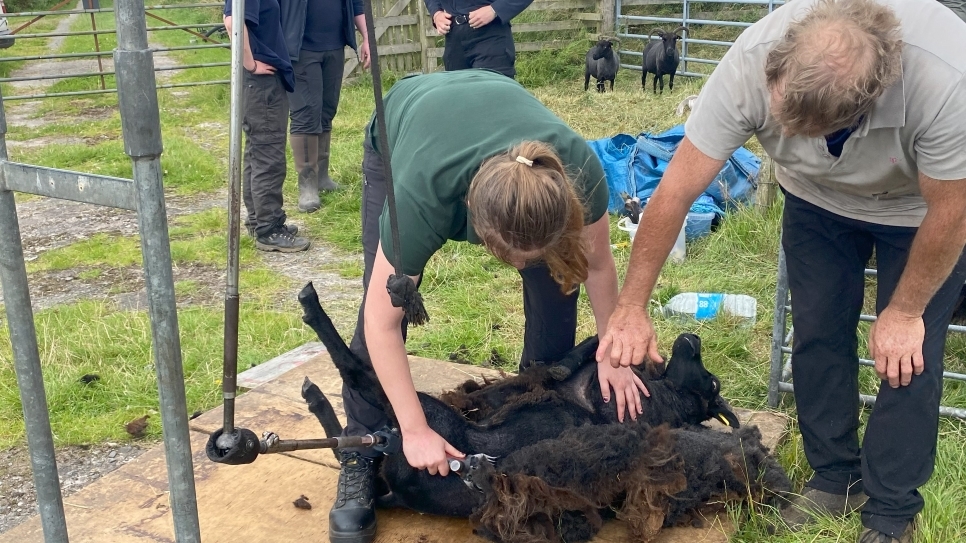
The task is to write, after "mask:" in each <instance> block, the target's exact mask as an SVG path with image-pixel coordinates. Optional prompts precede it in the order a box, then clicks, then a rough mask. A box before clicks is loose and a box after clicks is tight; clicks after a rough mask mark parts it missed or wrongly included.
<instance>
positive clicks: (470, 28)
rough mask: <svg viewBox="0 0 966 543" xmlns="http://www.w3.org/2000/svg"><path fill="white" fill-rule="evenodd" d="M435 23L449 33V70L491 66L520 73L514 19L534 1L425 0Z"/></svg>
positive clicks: (507, 73) (446, 56)
mask: <svg viewBox="0 0 966 543" xmlns="http://www.w3.org/2000/svg"><path fill="white" fill-rule="evenodd" d="M425 1H426V8H427V9H428V10H429V13H430V14H432V16H433V26H435V27H436V30H437V31H439V33H440V34H443V35H445V36H446V46H445V49H444V50H443V67H444V68H446V71H453V70H465V69H467V68H489V69H491V70H495V71H497V72H500V73H501V74H503V75H505V76H507V77H515V76H516V74H517V71H516V68H515V67H514V63H515V62H516V47H515V46H514V45H513V34H512V33H511V31H510V20H511V19H513V18H514V17H516V16H517V15H519V14H520V13H521V12H522V11H523V10H525V9H527V6H529V5H530V3H531V2H533V0H425Z"/></svg>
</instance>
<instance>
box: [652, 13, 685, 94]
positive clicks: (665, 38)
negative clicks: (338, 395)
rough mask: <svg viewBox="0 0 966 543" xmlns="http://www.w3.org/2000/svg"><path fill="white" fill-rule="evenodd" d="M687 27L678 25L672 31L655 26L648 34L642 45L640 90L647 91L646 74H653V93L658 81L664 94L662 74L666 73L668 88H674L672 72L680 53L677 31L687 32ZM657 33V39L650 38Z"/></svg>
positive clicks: (679, 58)
mask: <svg viewBox="0 0 966 543" xmlns="http://www.w3.org/2000/svg"><path fill="white" fill-rule="evenodd" d="M687 30H688V29H687V27H683V26H679V27H678V28H675V29H674V32H665V31H664V30H662V29H660V28H655V29H654V30H652V31H651V34H650V35H649V36H648V43H647V45H646V46H645V47H644V59H643V64H642V68H643V69H642V72H641V90H643V91H644V92H647V74H654V94H657V84H658V81H660V83H661V94H664V76H665V75H667V76H668V77H669V78H670V79H669V80H668V84H667V88H668V90H672V91H673V90H674V73H675V72H677V71H678V63H679V62H680V60H681V55H680V54H679V53H678V49H677V42H678V40H680V39H682V37H681V36H680V35H679V34H678V32H687ZM654 34H657V35H658V37H659V38H661V39H660V40H658V41H652V40H651V39H650V38H651V37H652V36H653V35H654Z"/></svg>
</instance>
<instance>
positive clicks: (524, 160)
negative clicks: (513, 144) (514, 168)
mask: <svg viewBox="0 0 966 543" xmlns="http://www.w3.org/2000/svg"><path fill="white" fill-rule="evenodd" d="M517 162H519V163H520V164H526V165H527V166H531V167H532V166H533V161H532V160H530V159H529V158H526V157H522V156H520V155H517Z"/></svg>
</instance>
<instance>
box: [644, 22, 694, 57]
mask: <svg viewBox="0 0 966 543" xmlns="http://www.w3.org/2000/svg"><path fill="white" fill-rule="evenodd" d="M687 31H688V29H687V27H685V26H679V27H677V28H675V29H674V31H673V32H665V31H664V29H661V28H655V29H654V30H652V31H651V34H650V35H649V36H648V38H649V39H650V38H653V37H654V35H655V34H656V35H657V37H658V38H660V39H661V41H662V42H663V43H662V44H661V47H662V48H663V49H664V54H665V55H666V56H672V55H674V51H675V50H676V48H677V43H678V40H680V39H684V38H683V36H681V32H687Z"/></svg>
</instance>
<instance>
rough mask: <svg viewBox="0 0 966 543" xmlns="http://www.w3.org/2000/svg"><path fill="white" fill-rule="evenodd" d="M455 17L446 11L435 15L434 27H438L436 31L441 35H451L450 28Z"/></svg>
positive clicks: (440, 11)
mask: <svg viewBox="0 0 966 543" xmlns="http://www.w3.org/2000/svg"><path fill="white" fill-rule="evenodd" d="M452 21H453V16H452V15H450V14H449V13H447V12H446V11H444V10H439V11H437V12H436V13H434V14H433V26H435V27H436V31H437V32H439V33H440V34H444V35H445V34H447V33H449V27H450V25H451V24H452Z"/></svg>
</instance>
